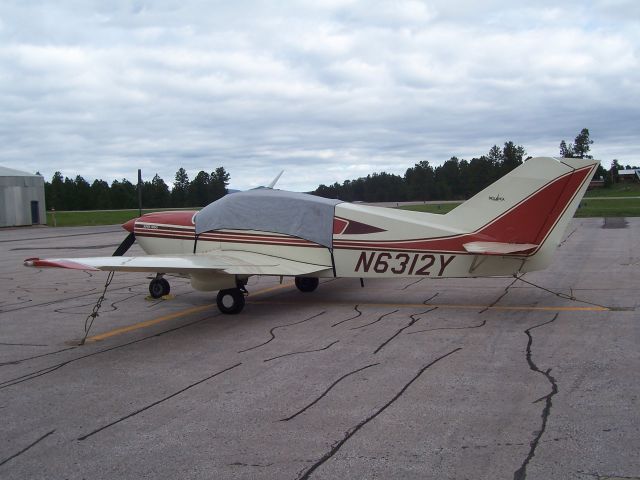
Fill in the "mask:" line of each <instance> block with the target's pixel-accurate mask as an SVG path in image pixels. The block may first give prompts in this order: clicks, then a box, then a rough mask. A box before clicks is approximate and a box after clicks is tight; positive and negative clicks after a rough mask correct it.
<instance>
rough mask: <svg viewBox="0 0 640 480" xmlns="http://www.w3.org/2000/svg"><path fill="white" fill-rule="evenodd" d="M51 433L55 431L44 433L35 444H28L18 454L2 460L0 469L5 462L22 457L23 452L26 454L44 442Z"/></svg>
mask: <svg viewBox="0 0 640 480" xmlns="http://www.w3.org/2000/svg"><path fill="white" fill-rule="evenodd" d="M53 432H55V429H54V430H51V431H50V432H47V433H45V434H44V435H42V436H41V437H40V438H39V439H37V440H36V441H35V442H33V443H30V444H29V445H27V446H26V447H24V448H23V449H22V450H20V451H19V452H17V453H14V454H13V455H11V456H10V457H8V458H5V459H4V460H2V461H1V462H0V467H1V466H2V465H4V464H5V463H7V462H9V461H11V460H13V459H14V458H16V457H19V456H20V455H22V454H23V453H24V452H26V451H27V450H29V449H30V448H32V447H34V446H35V445H37V444H38V443H40V442H41V441H42V440H44V439H45V438H47V437H48V436H49V435H51V434H53Z"/></svg>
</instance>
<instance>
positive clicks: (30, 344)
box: [0, 342, 49, 347]
mask: <svg viewBox="0 0 640 480" xmlns="http://www.w3.org/2000/svg"><path fill="white" fill-rule="evenodd" d="M0 345H4V346H7V347H48V346H49V345H47V344H45V343H9V342H0Z"/></svg>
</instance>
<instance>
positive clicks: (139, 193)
mask: <svg viewBox="0 0 640 480" xmlns="http://www.w3.org/2000/svg"><path fill="white" fill-rule="evenodd" d="M138 216H139V217H141V216H142V170H140V169H138Z"/></svg>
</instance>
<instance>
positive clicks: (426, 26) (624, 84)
mask: <svg viewBox="0 0 640 480" xmlns="http://www.w3.org/2000/svg"><path fill="white" fill-rule="evenodd" d="M625 12H626V13H627V14H625ZM638 18H639V15H638V7H637V3H636V2H630V1H629V2H624V1H613V0H609V1H605V0H601V1H596V2H591V3H590V4H589V6H586V5H583V4H581V2H564V3H563V4H561V5H558V4H557V2H550V1H542V2H539V3H538V4H537V8H535V9H534V8H531V7H530V6H528V2H506V1H500V0H490V1H488V2H481V3H478V2H471V1H467V0H464V1H461V2H444V1H433V2H421V1H413V0H412V1H404V2H402V1H401V2H392V3H390V2H382V1H379V2H378V1H377V2H372V1H367V2H364V1H357V0H354V1H349V2H343V1H341V2H337V1H322V2H313V5H308V2H301V1H298V2H293V1H292V2H287V3H286V4H284V3H281V4H277V5H273V4H272V2H264V1H239V2H233V3H228V2H219V3H218V2H214V3H211V2H204V1H197V2H196V1H191V2H184V1H180V2H178V1H154V2H144V1H137V2H133V3H132V2H128V1H127V2H125V1H122V2H108V3H104V2H97V1H96V2H80V1H61V2H56V3H55V4H51V3H48V2H17V1H14V2H11V1H8V2H3V3H2V5H1V6H0V108H1V109H2V112H3V114H2V115H1V116H0V164H2V165H6V166H9V167H13V168H22V169H29V170H34V171H35V170H39V171H40V172H42V173H43V174H44V175H45V176H46V177H50V176H51V175H52V174H53V172H54V171H55V170H60V171H62V173H63V174H64V175H67V176H75V175H77V174H80V175H83V176H84V177H86V178H88V179H93V178H96V177H98V178H105V179H107V180H112V179H114V178H121V177H123V176H126V177H128V178H134V176H135V170H136V169H137V168H142V169H143V171H144V174H145V176H147V177H149V178H150V177H152V176H153V174H155V173H156V172H157V173H159V174H160V176H162V177H163V178H164V179H165V181H167V182H168V183H171V182H172V181H173V177H174V174H175V171H176V170H177V169H178V167H180V166H183V167H185V168H186V169H187V171H188V172H189V174H190V175H191V177H193V176H195V174H196V173H197V172H198V171H199V170H207V171H211V170H213V169H214V168H215V167H217V166H220V165H224V166H225V168H226V169H227V170H228V171H229V172H230V173H231V181H232V186H233V187H235V188H248V187H252V186H256V185H261V184H265V183H266V182H268V181H269V180H270V179H271V178H272V177H273V176H274V175H275V174H276V173H277V172H278V171H279V170H280V169H281V168H284V169H285V170H286V173H285V175H284V176H283V178H282V180H281V182H280V185H281V186H282V187H283V188H289V189H294V190H308V189H312V188H315V187H316V186H317V185H318V184H319V183H333V182H334V181H343V180H344V179H346V178H353V177H355V176H359V175H365V174H367V173H370V172H372V171H381V170H386V171H389V172H394V173H403V172H404V170H405V169H406V168H408V167H409V166H412V165H413V164H414V163H415V162H417V161H420V160H425V159H426V160H429V161H430V162H432V163H433V164H438V163H441V162H443V161H444V160H446V159H448V158H449V157H450V156H451V155H457V156H461V157H466V158H471V157H473V156H478V155H481V154H483V153H486V152H487V151H488V150H489V148H490V147H491V146H492V145H493V144H494V143H502V142H504V141H506V140H513V141H514V142H516V143H518V144H521V145H523V146H525V148H526V149H527V151H528V153H529V154H532V155H554V154H557V150H558V144H559V142H560V140H562V139H566V140H568V141H571V140H572V139H573V137H575V135H576V134H577V133H578V132H579V131H580V129H581V128H583V127H588V128H589V129H590V131H591V134H592V138H593V139H594V140H595V143H594V145H593V153H594V155H596V157H598V156H601V157H602V159H603V160H605V162H608V161H610V160H611V159H612V158H619V159H620V160H621V161H622V163H629V162H630V163H634V161H635V163H637V161H636V158H637V157H636V151H635V148H636V144H637V137H638V131H637V125H639V124H640V115H639V109H638V105H640V102H639V100H640V98H639V97H640V92H639V90H640V78H639V77H640V73H639V72H640V68H638V66H639V65H638V44H639V43H640V39H639V38H638V36H637V35H636V34H635V32H636V31H637V27H638Z"/></svg>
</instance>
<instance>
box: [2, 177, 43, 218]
mask: <svg viewBox="0 0 640 480" xmlns="http://www.w3.org/2000/svg"><path fill="white" fill-rule="evenodd" d="M46 223H47V214H46V210H45V205H44V178H42V177H41V176H40V175H33V174H31V173H28V172H21V171H20V170H14V169H12V168H6V167H2V166H0V227H13V226H19V225H40V224H43V225H44V224H46Z"/></svg>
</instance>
